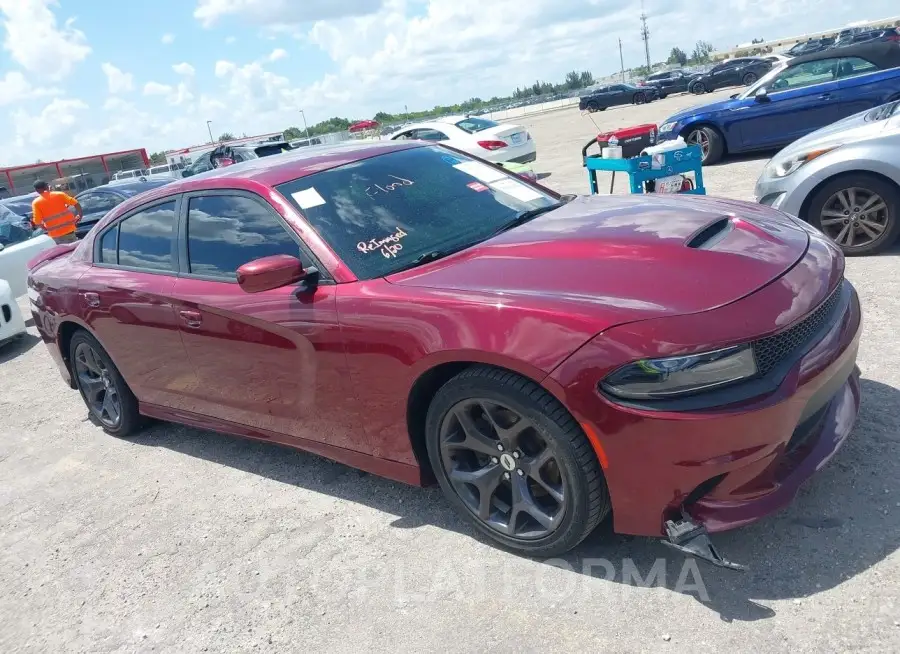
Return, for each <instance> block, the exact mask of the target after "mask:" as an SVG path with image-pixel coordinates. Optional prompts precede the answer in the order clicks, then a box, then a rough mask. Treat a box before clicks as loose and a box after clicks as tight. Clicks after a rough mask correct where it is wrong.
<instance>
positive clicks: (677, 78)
mask: <svg viewBox="0 0 900 654" xmlns="http://www.w3.org/2000/svg"><path fill="white" fill-rule="evenodd" d="M693 77H694V76H693V75H690V74H688V73H685V72H684V71H683V70H681V69H680V68H678V69H676V70H667V71H666V72H664V73H653V74H652V75H649V76H648V77H647V79H646V80H645V81H644V83H645V84H646V85H647V86H655V87H656V88H657V90H658V91H659V97H660V99H662V98H665V97H666V96H667V95H672V94H673V93H687V91H688V86H689V85H690V82H691V79H693Z"/></svg>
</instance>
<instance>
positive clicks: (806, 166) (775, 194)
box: [756, 101, 900, 255]
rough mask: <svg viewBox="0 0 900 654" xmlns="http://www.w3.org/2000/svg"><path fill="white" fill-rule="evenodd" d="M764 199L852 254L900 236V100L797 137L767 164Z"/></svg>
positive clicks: (760, 194)
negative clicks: (807, 224) (802, 136)
mask: <svg viewBox="0 0 900 654" xmlns="http://www.w3.org/2000/svg"><path fill="white" fill-rule="evenodd" d="M756 201H757V202H759V203H761V204H765V205H768V206H771V207H774V208H776V209H780V210H781V211H784V212H786V213H789V214H792V215H795V216H799V217H800V218H802V219H803V220H805V221H806V222H808V223H810V224H811V225H813V226H815V227H818V228H819V229H820V230H822V231H823V232H824V233H825V234H826V235H827V236H828V237H829V238H831V239H832V240H833V241H834V242H835V243H837V244H838V245H839V246H840V247H841V249H842V250H843V251H844V253H845V254H847V255H864V254H875V253H878V252H881V251H883V250H885V249H887V248H889V247H890V246H891V245H892V244H893V243H894V242H895V241H896V240H897V236H898V234H900V101H898V102H891V103H888V104H886V105H882V106H880V107H876V108H875V109H871V110H868V111H865V112H862V113H859V114H856V115H854V116H850V117H849V118H845V119H844V120H841V121H839V122H837V123H834V124H832V125H829V126H828V127H824V128H822V129H820V130H818V131H815V132H813V133H812V134H809V135H808V136H805V137H804V138H802V139H800V140H798V141H794V142H793V143H791V144H790V145H789V146H787V147H786V148H784V149H783V150H782V151H781V152H779V153H778V154H777V155H775V157H773V158H772V160H771V161H769V163H768V164H767V165H766V168H765V170H764V171H763V174H762V176H761V177H760V178H759V180H758V181H757V182H756Z"/></svg>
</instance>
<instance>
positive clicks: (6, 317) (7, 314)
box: [3, 304, 12, 322]
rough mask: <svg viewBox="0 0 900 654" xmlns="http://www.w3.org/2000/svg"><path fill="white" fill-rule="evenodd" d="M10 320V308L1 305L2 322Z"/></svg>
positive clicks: (6, 305)
mask: <svg viewBox="0 0 900 654" xmlns="http://www.w3.org/2000/svg"><path fill="white" fill-rule="evenodd" d="M10 320H12V308H11V307H10V306H9V305H8V304H4V305H3V322H9V321H10Z"/></svg>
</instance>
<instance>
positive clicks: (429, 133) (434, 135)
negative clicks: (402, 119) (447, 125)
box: [416, 129, 447, 141]
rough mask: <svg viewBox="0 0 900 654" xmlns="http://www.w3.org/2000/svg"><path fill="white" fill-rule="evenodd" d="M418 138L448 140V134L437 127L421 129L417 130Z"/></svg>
mask: <svg viewBox="0 0 900 654" xmlns="http://www.w3.org/2000/svg"><path fill="white" fill-rule="evenodd" d="M416 138H417V139H422V140H423V141H446V140H447V135H446V134H444V133H443V132H439V131H437V130H436V129H420V130H417V131H416Z"/></svg>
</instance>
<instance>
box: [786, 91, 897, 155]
mask: <svg viewBox="0 0 900 654" xmlns="http://www.w3.org/2000/svg"><path fill="white" fill-rule="evenodd" d="M895 105H896V103H893V102H892V103H889V104H887V105H882V106H881V107H876V108H875V109H866V110H865V111H862V112H860V113H858V114H854V115H853V116H849V117H848V118H844V119H843V120H839V121H837V122H836V123H832V124H830V125H828V126H826V127H823V128H822V129H818V130H816V131H815V132H812V133H810V134H807V135H806V136H804V137H803V138H801V139H798V140H796V141H794V142H793V143H791V144H790V145H789V146H787V147H786V148H784V149H783V150H781V152H779V153H778V154H777V155H775V159H778V158H780V157H783V156H790V155H793V154H795V153H797V154H799V153H801V152H809V151H811V150H824V149H826V148H829V147H836V146H839V145H847V144H850V143H859V142H860V141H865V140H867V139H871V138H876V137H878V136H881V135H882V134H883V133H884V132H885V131H886V130H890V129H894V130H896V129H897V127H898V126H900V121H897V120H894V119H893V118H892V117H891V111H892V110H893V111H894V113H895V114H897V113H898V112H900V110H897V109H894V106H895Z"/></svg>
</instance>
